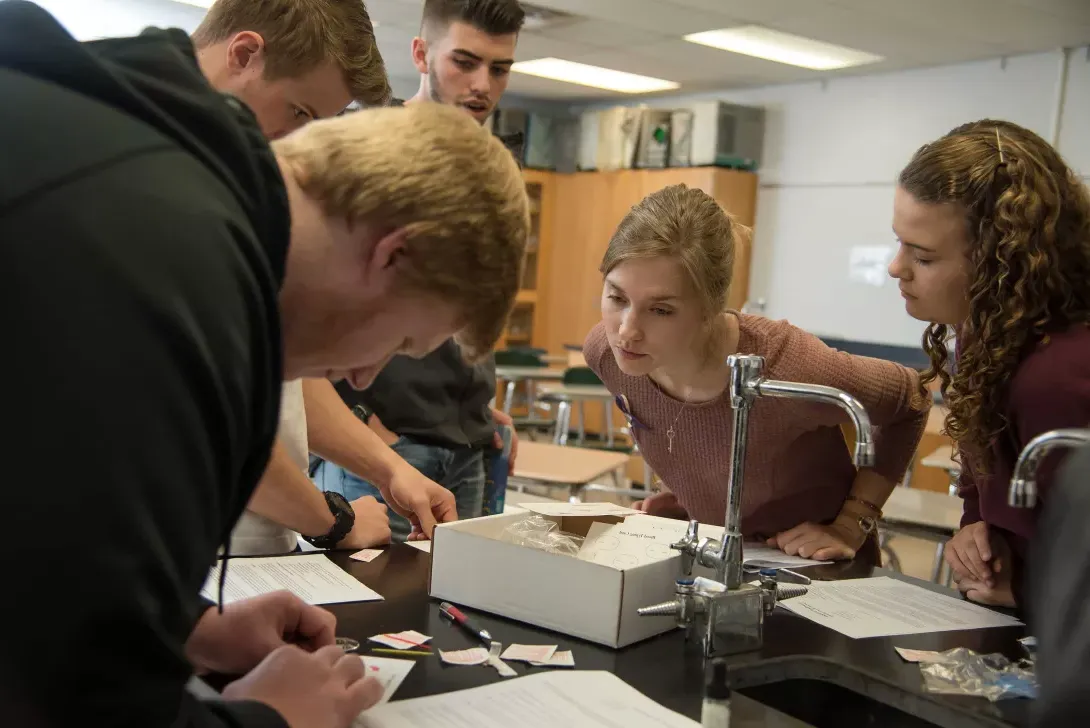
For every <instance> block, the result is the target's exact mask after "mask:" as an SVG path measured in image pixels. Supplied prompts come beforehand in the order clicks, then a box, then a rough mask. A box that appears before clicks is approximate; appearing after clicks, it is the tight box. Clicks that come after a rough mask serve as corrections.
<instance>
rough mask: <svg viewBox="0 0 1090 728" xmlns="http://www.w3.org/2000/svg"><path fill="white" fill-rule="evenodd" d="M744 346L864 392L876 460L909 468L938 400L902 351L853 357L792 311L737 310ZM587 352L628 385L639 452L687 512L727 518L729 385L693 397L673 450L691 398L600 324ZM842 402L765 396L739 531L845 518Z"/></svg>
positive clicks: (616, 381) (755, 419) (776, 372)
mask: <svg viewBox="0 0 1090 728" xmlns="http://www.w3.org/2000/svg"><path fill="white" fill-rule="evenodd" d="M736 315H737V316H738V320H739V323H740V330H741V331H740V338H739V342H738V351H739V352H740V353H743V354H759V355H761V356H763V357H765V370H764V373H765V376H767V377H768V378H769V379H780V380H787V381H793V382H806V383H811V384H824V385H828V386H831V387H837V388H838V389H842V390H844V391H846V392H849V393H851V394H853V395H855V396H856V397H857V398H858V399H859V400H860V401H861V402H862V403H863V406H864V407H865V408H866V410H867V413H868V414H869V415H870V418H871V423H872V424H873V425H874V436H875V445H876V451H877V462H876V465H875V469H876V470H877V471H878V472H879V473H881V474H882V475H884V476H885V477H887V478H889V479H890V480H892V481H894V482H896V481H899V480H900V479H901V478H902V477H903V476H904V474H905V471H906V470H907V469H908V465H909V463H910V462H911V460H912V457H913V454H914V453H915V451H916V446H917V444H918V443H919V441H920V438H921V437H922V436H923V430H924V425H925V424H926V422H927V413H928V410H929V409H930V408H931V402H930V399H928V398H926V397H923V396H921V395H920V394H919V377H918V375H917V373H916V372H915V371H913V370H911V369H907V368H905V367H903V366H901V365H899V364H895V363H893V362H888V361H883V360H880V359H871V358H867V357H860V356H852V355H850V354H845V353H842V352H839V351H836V350H834V349H830V348H829V347H828V346H826V345H825V344H824V343H823V342H822V341H821V340H820V339H818V338H817V337H816V336H812V335H811V334H808V333H806V332H805V331H803V330H802V329H799V328H797V327H795V326H792V325H791V324H789V323H787V322H786V321H771V320H769V319H765V318H762V317H760V316H752V315H749V314H736ZM583 354H584V356H585V357H586V360H587V365H588V366H590V367H591V368H592V369H593V370H594V371H595V372H596V373H597V374H598V376H599V377H601V379H602V382H603V383H604V384H605V385H606V387H608V388H609V390H610V391H611V392H612V393H613V394H615V395H618V394H624V395H625V396H626V397H627V398H628V401H629V404H630V406H631V407H632V411H633V414H634V415H635V417H636V419H637V420H639V421H640V422H642V423H643V424H645V425H647V427H648V429H646V430H644V429H641V428H636V429H637V432H636V439H637V442H638V443H639V448H640V452H641V453H643V457H644V458H645V459H646V460H647V463H648V464H649V465H650V466H651V469H652V470H653V471H654V472H655V473H656V474H657V475H658V476H659V477H660V478H661V479H662V481H663V483H664V484H665V485H666V487H667V488H669V490H670V491H671V492H673V493H674V495H675V496H677V499H678V501H679V502H680V503H681V505H682V506H683V507H684V508H685V510H687V511H688V513H689V515H690V517H692V518H695V519H697V520H699V521H700V522H701V523H710V524H715V525H723V517H724V512H725V510H726V497H727V475H728V473H729V472H730V436H731V407H730V402H729V399H728V395H727V393H726V392H724V393H723V394H722V395H721V396H720V397H718V398H716V399H714V400H712V401H710V402H703V403H698V404H690V405H689V406H688V407H687V408H685V411H684V412H682V413H681V416H680V418H679V419H678V420H677V424H676V425H674V431H675V436H674V448H673V452H672V453H670V452H668V451H667V437H666V431H667V430H668V429H669V427H670V424H671V423H672V422H673V421H674V419H675V418H676V417H678V413H679V412H681V408H682V402H681V401H680V400H677V399H674V398H673V397H670V396H668V395H667V394H665V393H664V392H663V391H662V390H661V389H659V387H658V386H657V385H656V384H655V383H654V382H653V381H652V380H651V378H650V377H646V376H644V377H633V376H629V375H627V374H624V373H623V372H622V371H621V370H620V368H619V367H618V366H617V361H616V359H615V358H614V354H613V351H612V350H611V349H610V347H609V343H608V342H607V340H606V333H605V328H604V327H603V325H602V324H601V323H599V324H598V325H597V326H595V327H594V328H593V329H592V330H591V332H590V334H588V335H587V340H586V342H585V343H584V344H583ZM846 422H848V419H847V415H846V414H845V413H844V412H843V410H841V409H840V408H839V407H836V406H834V405H825V404H818V403H809V402H800V401H798V400H783V399H771V398H758V399H757V400H756V401H755V402H754V404H753V410H752V412H751V415H750V421H749V447H748V457H747V462H746V469H745V485H744V489H743V492H742V531H743V534H744V535H745V536H746V537H747V538H752V537H769V536H773V535H775V534H777V533H779V532H781V531H784V530H786V529H789V528H793V527H794V526H797V525H798V524H800V523H803V522H805V521H815V522H819V523H821V522H828V521H831V520H832V519H833V518H835V517H836V515H837V513H839V511H840V507H841V505H842V504H843V502H844V498H845V496H847V494H848V491H849V490H850V489H851V485H852V480H853V479H854V477H855V467H854V465H853V464H852V461H851V456H850V453H849V452H848V448H847V446H846V444H845V441H844V435H843V433H842V432H841V430H840V425H841V424H843V423H846Z"/></svg>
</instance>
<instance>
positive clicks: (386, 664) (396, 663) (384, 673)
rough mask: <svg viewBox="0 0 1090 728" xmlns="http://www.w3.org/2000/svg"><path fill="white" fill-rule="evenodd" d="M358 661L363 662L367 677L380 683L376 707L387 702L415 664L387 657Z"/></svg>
mask: <svg viewBox="0 0 1090 728" xmlns="http://www.w3.org/2000/svg"><path fill="white" fill-rule="evenodd" d="M360 659H361V660H363V667H364V669H365V670H366V671H367V676H368V677H373V678H375V679H377V680H378V681H379V682H380V683H382V698H381V699H380V700H379V701H378V703H377V704H378V705H382V704H383V703H386V702H389V700H390V698H392V697H393V696H394V693H395V692H397V689H398V687H399V686H400V685H401V683H402V681H403V680H404V679H405V677H406V676H407V675H408V674H409V672H410V671H411V670H412V669H413V665H415V664H416V661H415V660H394V659H391V658H388V657H374V656H371V655H368V656H367V657H361V658H360Z"/></svg>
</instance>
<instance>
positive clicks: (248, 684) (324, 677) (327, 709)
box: [223, 645, 383, 728]
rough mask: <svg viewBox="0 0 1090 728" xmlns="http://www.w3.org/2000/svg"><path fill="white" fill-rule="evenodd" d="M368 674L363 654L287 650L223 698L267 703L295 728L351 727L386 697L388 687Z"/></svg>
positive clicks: (326, 649)
mask: <svg viewBox="0 0 1090 728" xmlns="http://www.w3.org/2000/svg"><path fill="white" fill-rule="evenodd" d="M366 673H367V669H366V667H364V662H363V660H361V659H360V658H359V655H353V654H349V653H346V652H345V651H344V650H342V649H341V648H340V647H339V646H337V645H333V646H329V647H323V648H322V649H320V650H318V651H317V652H313V653H308V652H305V651H303V650H300V649H299V648H298V647H295V646H294V645H286V646H284V647H281V648H279V649H277V650H276V651H274V652H273V653H272V654H270V655H269V656H268V657H267V658H265V660H264V661H262V662H261V664H259V665H258V666H257V667H255V668H254V669H253V671H252V672H250V673H249V674H248V675H246V676H245V677H243V678H241V679H239V680H236V681H235V682H233V683H231V684H230V685H228V686H227V687H226V688H224V689H223V697H224V698H226V699H227V700H253V701H256V702H259V703H264V704H265V705H267V706H269V707H270V708H272V709H273V710H275V711H276V712H277V713H279V714H280V717H281V718H283V720H284V722H285V723H287V725H288V726H290V728H348V727H349V726H351V725H353V724H354V722H355V720H356V718H357V717H358V716H359V714H360V713H362V712H363V711H365V710H367V709H368V708H370V707H371V706H373V705H375V704H376V703H377V702H378V701H379V700H380V699H381V698H382V693H383V687H382V684H381V683H379V681H378V680H376V679H375V678H373V677H367V675H366Z"/></svg>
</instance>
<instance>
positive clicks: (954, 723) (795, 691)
mask: <svg viewBox="0 0 1090 728" xmlns="http://www.w3.org/2000/svg"><path fill="white" fill-rule="evenodd" d="M728 674H729V676H730V677H729V682H730V685H731V688H732V690H733V691H734V692H735V693H738V694H741V695H743V696H745V697H747V698H749V699H751V700H755V701H757V702H758V703H761V704H762V705H765V706H767V707H769V708H772V709H774V710H777V711H779V712H781V713H784V714H786V715H788V716H791V717H792V718H794V719H796V720H799V721H801V722H803V723H806V724H808V725H810V726H813V728H843V727H844V726H853V727H854V726H875V727H879V726H880V727H881V728H1011V727H1012V726H1019V725H1024V724H1025V718H1026V713H1027V712H1028V711H1027V707H1028V705H1029V702H1030V701H1025V700H1009V701H1000V702H999V703H995V704H993V703H989V702H988V701H987V700H985V699H984V698H965V697H952V696H944V695H935V694H932V693H927V692H925V691H924V690H923V686H922V684H920V683H919V682H917V681H916V679H915V678H912V679H910V680H908V681H907V682H906V681H903V680H902V681H897V680H888V679H883V678H879V677H876V676H874V675H871V674H868V673H866V672H864V671H862V670H858V669H855V668H853V667H849V666H848V665H845V664H843V663H841V662H836V661H833V660H830V659H827V658H824V657H816V656H795V657H782V658H774V659H770V660H760V661H757V662H753V663H749V664H741V665H733V666H729V667H728ZM910 683H911V684H910Z"/></svg>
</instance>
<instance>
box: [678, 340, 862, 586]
mask: <svg viewBox="0 0 1090 728" xmlns="http://www.w3.org/2000/svg"><path fill="white" fill-rule="evenodd" d="M727 365H728V366H729V367H730V403H731V407H732V408H733V418H734V420H733V421H734V427H733V432H732V433H731V445H730V449H731V459H730V475H729V476H728V480H727V512H726V515H725V516H724V520H723V525H724V530H723V540H722V541H720V542H716V541H714V540H712V539H704V540H703V541H702V542H701V543H700V544H699V546H697V544H696V543H695V541H696V530H697V529H696V521H693V522H692V523H690V524H689V533H687V534H686V539H683V540H682V541H679V542H678V543H677V544H675V545H674V548H676V549H678V550H680V551H682V552H690V553H691V554H692V555H693V557H694V559H695V560H696V562H697V563H699V564H701V565H702V566H706V567H708V568H710V569H715V577H716V579H718V580H719V581H721V582H723V583H724V584H726V585H727V588H728V589H736V588H737V587H738V585H739V584H741V583H742V487H743V479H744V476H745V468H746V444H747V441H748V439H749V415H750V410H751V408H752V407H753V401H754V400H755V399H757V398H758V397H780V398H784V399H804V400H808V401H810V402H825V403H828V404H835V405H837V406H839V407H841V408H842V409H843V410H844V411H845V412H847V413H848V417H850V418H851V421H852V424H853V425H854V426H855V453H854V460H855V465H856V467H860V468H862V467H869V466H871V465H874V438H873V436H872V434H871V424H870V417H869V416H868V415H867V411H866V410H865V409H863V405H862V404H860V402H859V400H857V399H856V398H855V397H853V396H852V395H850V394H848V393H847V392H843V391H841V390H839V389H834V388H833V387H826V386H823V385H820V384H800V383H797V382H780V381H775V380H771V379H765V378H764V377H763V376H762V375H761V373H762V371H763V370H764V357H760V356H754V355H737V354H736V355H734V356H730V357H727ZM690 537H691V538H690Z"/></svg>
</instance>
